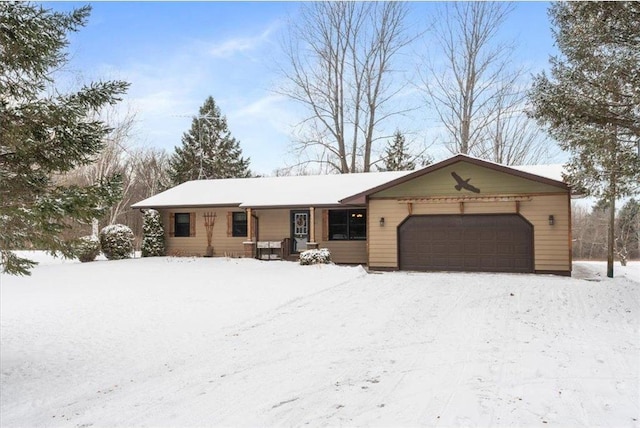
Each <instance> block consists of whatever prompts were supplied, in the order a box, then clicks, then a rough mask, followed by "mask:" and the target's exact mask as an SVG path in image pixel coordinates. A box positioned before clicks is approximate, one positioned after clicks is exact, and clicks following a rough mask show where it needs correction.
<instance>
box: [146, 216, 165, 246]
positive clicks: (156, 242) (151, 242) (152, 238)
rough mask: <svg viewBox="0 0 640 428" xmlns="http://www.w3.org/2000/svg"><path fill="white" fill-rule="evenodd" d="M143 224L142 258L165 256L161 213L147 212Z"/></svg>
mask: <svg viewBox="0 0 640 428" xmlns="http://www.w3.org/2000/svg"><path fill="white" fill-rule="evenodd" d="M143 219H144V222H143V223H142V235H143V236H142V257H155V256H164V254H165V252H164V228H163V227H162V222H161V221H160V213H159V212H158V211H156V210H146V211H145V212H144V214H143Z"/></svg>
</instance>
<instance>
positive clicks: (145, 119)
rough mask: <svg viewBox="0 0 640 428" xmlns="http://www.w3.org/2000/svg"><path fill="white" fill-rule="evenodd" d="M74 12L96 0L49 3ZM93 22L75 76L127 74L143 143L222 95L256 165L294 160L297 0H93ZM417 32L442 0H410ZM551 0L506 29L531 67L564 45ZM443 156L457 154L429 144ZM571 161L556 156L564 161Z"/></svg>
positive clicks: (427, 127) (79, 36)
mask: <svg viewBox="0 0 640 428" xmlns="http://www.w3.org/2000/svg"><path fill="white" fill-rule="evenodd" d="M44 4H45V6H46V7H48V8H53V9H55V10H70V9H72V8H74V7H78V6H80V5H83V4H87V3H75V2H64V3H44ZM88 4H91V5H92V7H93V11H92V13H91V16H90V18H89V23H88V25H87V26H86V27H85V28H83V29H81V30H80V32H78V33H76V34H73V35H72V36H71V38H70V40H71V46H70V48H69V52H70V63H69V64H68V66H67V68H66V69H65V70H64V73H65V78H68V79H70V80H69V81H70V82H72V81H73V82H78V81H79V82H89V81H92V80H97V79H123V80H126V81H129V82H130V83H131V88H130V90H129V92H128V94H127V95H126V99H125V102H124V103H123V104H122V105H121V107H120V108H121V109H129V110H131V111H134V112H136V120H137V122H136V129H135V135H134V138H135V143H136V144H139V145H145V146H154V147H158V148H164V149H166V150H167V151H168V152H172V151H173V148H174V146H176V145H179V144H180V139H181V136H182V134H183V133H184V132H185V131H187V130H188V129H189V127H190V126H191V118H190V117H191V116H193V115H195V114H196V113H197V111H198V108H199V107H200V105H201V104H202V103H203V102H204V100H205V98H206V97H207V96H209V95H211V96H213V97H214V99H215V100H216V102H217V103H218V105H219V107H220V108H221V110H222V113H223V114H224V115H226V116H227V120H228V123H229V128H230V130H231V133H232V135H233V136H235V137H236V138H237V139H238V140H239V141H240V144H241V147H242V149H243V153H244V155H245V156H249V157H251V169H252V170H253V171H254V172H257V173H260V174H267V175H268V174H271V173H272V172H273V171H274V170H275V169H276V168H279V167H282V166H284V165H285V164H286V163H290V162H292V161H293V159H292V157H291V155H290V154H288V151H289V148H290V143H291V141H292V137H291V135H292V130H293V129H292V127H293V126H294V125H295V124H296V123H297V122H298V121H299V120H300V119H301V116H300V114H301V113H300V109H299V107H297V106H296V105H295V104H292V103H291V102H290V101H288V100H286V99H285V98H283V97H282V96H280V95H278V94H276V93H275V91H274V89H275V88H276V87H277V86H278V85H279V84H280V83H281V77H280V76H279V74H278V72H277V65H276V64H277V63H278V62H279V61H282V59H281V56H280V40H281V38H282V36H283V34H284V32H285V30H286V28H287V20H288V19H295V17H296V13H297V11H298V10H299V7H300V4H299V3H296V2H93V3H88ZM409 6H410V8H411V15H410V26H411V28H412V30H413V31H420V30H421V29H424V28H426V23H427V22H428V18H429V14H430V12H432V11H433V10H434V8H436V7H438V3H435V2H431V3H430V2H415V3H413V2H412V3H410V5H409ZM547 7H548V3H542V2H526V3H524V2H523V3H517V4H516V8H515V11H514V12H513V13H512V14H511V15H510V19H509V21H508V22H507V24H506V25H505V26H504V28H503V29H502V33H501V37H502V38H503V39H504V40H508V41H514V42H515V43H516V44H517V45H518V46H519V48H518V50H517V55H516V58H515V59H516V61H518V65H522V66H523V67H525V70H526V71H527V72H528V73H530V74H535V73H538V72H540V71H541V70H543V69H546V68H547V67H548V57H549V55H550V54H553V53H555V50H554V46H553V38H552V36H551V30H550V23H549V20H548V17H547ZM426 44H428V40H427V39H422V40H418V41H417V42H416V43H415V44H414V45H413V46H412V47H411V48H410V49H409V50H408V51H407V55H406V57H405V63H404V64H403V67H404V70H403V71H404V72H405V74H406V76H409V77H410V76H412V75H414V74H415V72H416V70H415V66H414V62H415V61H412V60H411V59H413V58H414V56H415V55H418V54H420V52H421V50H422V49H423V48H424V46H425V45H426ZM389 127H390V128H392V129H395V128H396V127H400V128H401V129H407V131H408V132H411V133H412V135H413V140H414V141H415V142H416V144H418V145H429V144H431V143H432V141H433V140H434V139H437V132H436V131H437V129H438V124H437V123H436V122H435V120H434V118H433V115H432V114H430V113H429V112H428V111H427V110H426V108H425V109H422V108H419V109H417V110H415V111H413V112H412V113H411V114H409V115H408V116H406V117H403V118H397V119H395V122H394V121H392V122H391V123H389ZM430 152H431V153H432V154H433V156H434V157H435V159H436V160H439V159H443V158H445V157H446V156H447V155H448V154H447V152H446V151H444V149H443V148H442V147H440V145H439V144H434V145H432V146H431V148H430ZM561 160H562V159H551V161H556V162H558V161H561Z"/></svg>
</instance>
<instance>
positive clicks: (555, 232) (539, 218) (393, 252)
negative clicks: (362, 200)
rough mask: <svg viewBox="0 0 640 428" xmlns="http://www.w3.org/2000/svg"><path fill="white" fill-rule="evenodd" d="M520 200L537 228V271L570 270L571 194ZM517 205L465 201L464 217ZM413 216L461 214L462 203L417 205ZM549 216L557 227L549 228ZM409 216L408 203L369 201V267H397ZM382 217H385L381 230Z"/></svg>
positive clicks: (503, 211)
mask: <svg viewBox="0 0 640 428" xmlns="http://www.w3.org/2000/svg"><path fill="white" fill-rule="evenodd" d="M530 198H531V200H529V201H521V202H520V204H519V208H520V215H522V216H523V217H524V218H525V219H527V220H528V221H529V222H530V223H531V224H532V225H533V227H534V257H535V267H534V268H535V270H537V271H570V270H571V259H570V235H569V209H568V198H569V195H568V194H560V195H558V194H553V195H537V196H530ZM516 209H517V208H516V203H515V202H465V203H464V213H465V214H487V213H489V214H490V213H496V214H497V213H500V214H509V213H516V212H517V211H516ZM412 212H413V215H420V214H460V204H459V203H442V204H436V203H414V204H412ZM549 215H553V216H554V219H555V224H554V225H553V226H550V225H549ZM408 216H409V208H408V207H407V204H406V203H402V202H398V201H397V200H392V199H372V200H370V201H369V219H368V239H369V266H370V267H372V268H386V269H397V268H398V238H397V227H398V226H399V225H400V223H402V221H403V220H404V219H405V218H407V217H408ZM380 217H384V218H385V226H384V227H381V226H380V224H379V222H380Z"/></svg>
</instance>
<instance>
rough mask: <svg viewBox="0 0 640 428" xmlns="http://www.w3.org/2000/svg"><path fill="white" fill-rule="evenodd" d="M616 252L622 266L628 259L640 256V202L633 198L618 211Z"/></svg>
mask: <svg viewBox="0 0 640 428" xmlns="http://www.w3.org/2000/svg"><path fill="white" fill-rule="evenodd" d="M616 253H617V255H618V259H619V260H620V263H621V264H622V266H626V265H627V260H628V259H635V258H638V257H640V203H638V201H636V200H635V199H633V198H631V199H629V200H628V201H627V203H625V204H624V205H623V206H622V208H620V211H619V212H618V218H617V222H616Z"/></svg>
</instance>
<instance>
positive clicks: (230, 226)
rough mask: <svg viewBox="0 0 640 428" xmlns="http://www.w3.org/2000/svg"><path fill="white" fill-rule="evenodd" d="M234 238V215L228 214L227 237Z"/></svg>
mask: <svg viewBox="0 0 640 428" xmlns="http://www.w3.org/2000/svg"><path fill="white" fill-rule="evenodd" d="M231 236H233V213H232V212H231V211H229V212H227V237H231Z"/></svg>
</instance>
